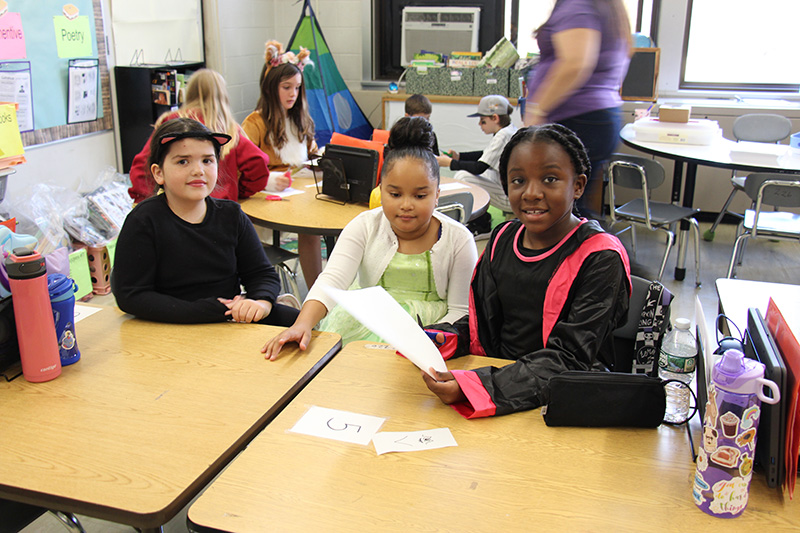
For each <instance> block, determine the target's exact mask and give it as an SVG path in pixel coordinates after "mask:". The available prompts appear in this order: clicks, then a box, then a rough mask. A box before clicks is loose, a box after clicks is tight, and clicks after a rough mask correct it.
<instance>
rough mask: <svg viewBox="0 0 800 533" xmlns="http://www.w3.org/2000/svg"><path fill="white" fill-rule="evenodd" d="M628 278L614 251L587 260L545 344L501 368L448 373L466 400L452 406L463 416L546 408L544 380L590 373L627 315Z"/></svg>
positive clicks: (473, 416)
mask: <svg viewBox="0 0 800 533" xmlns="http://www.w3.org/2000/svg"><path fill="white" fill-rule="evenodd" d="M627 283H628V282H627V275H626V273H625V268H624V266H623V264H622V260H621V259H620V257H619V255H618V254H617V253H616V252H612V251H602V252H597V253H595V254H592V255H591V256H589V257H588V258H587V259H586V261H585V262H584V264H583V266H582V267H581V270H580V273H579V274H578V278H576V280H575V282H574V284H573V286H572V288H571V289H570V292H572V293H573V294H575V297H574V298H573V301H572V304H571V306H570V308H569V310H568V312H567V315H566V316H565V317H564V318H563V319H562V320H561V321H559V322H557V323H556V324H555V326H554V328H553V330H552V331H551V333H550V336H549V337H548V339H547V344H546V346H545V347H544V348H543V349H541V350H537V351H535V352H531V353H527V354H524V355H521V356H520V357H519V358H518V359H517V361H516V362H515V363H513V364H511V365H508V366H506V367H503V368H495V367H484V368H479V369H477V370H474V371H458V370H455V371H453V376H454V377H455V379H456V381H458V383H459V386H460V388H461V389H462V391H463V392H464V394H465V395H466V397H467V399H468V400H467V401H466V402H462V403H459V404H454V407H455V408H456V410H457V411H459V412H460V413H461V414H462V415H464V416H465V417H467V418H475V417H481V416H492V415H503V414H508V413H511V412H516V411H525V410H528V409H535V408H537V407H541V406H542V405H545V404H547V401H548V399H549V390H548V381H549V379H550V378H551V377H552V376H554V375H556V374H560V373H562V372H564V371H566V370H591V369H592V368H594V367H595V365H597V356H598V354H599V353H600V351H601V348H602V347H603V346H604V343H606V342H607V341H608V339H609V338H610V336H611V333H612V332H613V330H614V329H616V327H617V325H618V324H619V323H620V320H622V319H623V317H624V316H626V314H627V311H628V300H629V298H628V285H627Z"/></svg>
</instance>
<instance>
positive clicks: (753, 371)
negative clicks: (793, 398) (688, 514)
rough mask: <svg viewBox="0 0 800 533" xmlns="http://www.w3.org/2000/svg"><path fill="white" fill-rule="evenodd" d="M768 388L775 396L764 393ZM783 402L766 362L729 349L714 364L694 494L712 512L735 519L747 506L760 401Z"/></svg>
mask: <svg viewBox="0 0 800 533" xmlns="http://www.w3.org/2000/svg"><path fill="white" fill-rule="evenodd" d="M764 387H768V388H769V389H770V390H771V391H772V397H771V398H770V397H768V396H766V395H764V391H763V389H764ZM778 401H780V391H779V390H778V386H777V385H776V384H775V383H774V382H772V381H770V380H768V379H764V365H763V364H761V363H759V362H758V361H754V360H752V359H747V358H745V356H744V354H743V353H742V352H740V351H739V350H727V351H726V352H725V353H724V354H722V357H720V358H719V360H718V361H717V362H716V363H715V364H714V368H713V369H712V371H711V384H710V385H709V389H708V404H706V414H705V419H704V420H703V439H702V446H701V447H700V449H699V451H698V453H697V470H696V472H695V476H694V485H693V487H692V496H693V497H694V502H695V504H697V506H698V507H699V508H700V509H702V510H703V511H705V512H706V513H708V514H710V515H712V516H718V517H720V518H735V517H737V516H739V515H740V514H742V512H744V509H745V507H747V497H748V493H749V491H750V480H751V478H752V477H753V461H754V459H755V451H756V433H757V432H758V422H759V418H760V415H761V402H765V403H769V404H774V403H778Z"/></svg>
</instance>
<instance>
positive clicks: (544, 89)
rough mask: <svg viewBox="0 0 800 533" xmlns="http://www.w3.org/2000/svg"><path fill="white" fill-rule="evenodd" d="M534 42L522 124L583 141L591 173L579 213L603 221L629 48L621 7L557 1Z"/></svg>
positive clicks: (609, 2)
mask: <svg viewBox="0 0 800 533" xmlns="http://www.w3.org/2000/svg"><path fill="white" fill-rule="evenodd" d="M536 40H537V42H538V43H539V49H540V50H541V59H540V61H539V64H538V66H537V67H536V68H535V69H534V70H533V71H532V72H531V75H530V79H529V80H528V98H527V105H526V106H525V117H524V122H525V125H526V126H536V125H539V124H544V123H545V122H558V123H559V124H563V125H564V126H566V127H568V128H570V129H571V130H573V131H574V132H575V133H576V134H577V135H578V137H579V138H580V139H581V141H583V144H584V145H585V146H586V150H587V152H588V153H589V161H590V163H591V167H592V168H591V174H590V175H588V177H589V182H588V184H587V186H586V192H585V194H584V196H583V198H581V200H580V202H579V203H578V208H579V209H580V211H581V213H582V214H583V216H591V217H592V218H601V213H602V202H603V196H602V193H603V165H604V163H605V162H606V161H607V160H608V158H609V157H610V156H611V154H612V153H613V152H614V149H615V148H616V146H617V143H618V142H619V137H618V135H619V130H620V127H621V116H622V113H621V106H622V100H621V99H620V96H619V88H620V85H622V80H623V79H624V77H625V73H626V72H627V71H628V59H629V54H630V47H631V28H630V22H629V19H628V13H627V12H626V11H625V4H624V2H623V1H622V0H558V1H557V2H556V3H555V6H554V7H553V11H552V12H551V14H550V17H549V18H548V19H547V21H546V22H545V23H544V24H542V26H541V27H540V28H539V29H538V30H536Z"/></svg>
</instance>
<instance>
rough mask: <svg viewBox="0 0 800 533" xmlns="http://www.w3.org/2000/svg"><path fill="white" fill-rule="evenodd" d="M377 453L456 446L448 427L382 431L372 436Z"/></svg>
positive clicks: (417, 450)
mask: <svg viewBox="0 0 800 533" xmlns="http://www.w3.org/2000/svg"><path fill="white" fill-rule="evenodd" d="M372 444H374V445H375V451H376V452H378V455H381V454H384V453H388V452H419V451H422V450H433V449H435V448H446V447H448V446H458V443H457V442H456V439H454V438H453V434H452V433H450V430H449V429H448V428H436V429H425V430H422V431H382V432H380V433H378V434H377V435H375V436H374V437H372Z"/></svg>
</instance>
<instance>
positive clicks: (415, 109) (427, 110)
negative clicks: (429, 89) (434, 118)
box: [405, 94, 440, 156]
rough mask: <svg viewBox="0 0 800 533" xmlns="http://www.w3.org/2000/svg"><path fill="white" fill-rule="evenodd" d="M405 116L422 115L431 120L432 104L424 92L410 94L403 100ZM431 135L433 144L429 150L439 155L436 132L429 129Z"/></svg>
mask: <svg viewBox="0 0 800 533" xmlns="http://www.w3.org/2000/svg"><path fill="white" fill-rule="evenodd" d="M405 104H406V105H405V108H406V116H407V117H422V118H424V119H425V120H427V121H428V122H430V121H431V113H433V105H431V101H430V100H428V97H427V96H425V95H424V94H412V95H411V96H409V97H408V98H406V102H405ZM431 135H432V136H433V144H432V145H431V146H432V147H431V150H433V155H437V156H438V155H439V153H440V152H439V141H438V140H437V139H436V133H434V132H432V131H431Z"/></svg>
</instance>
